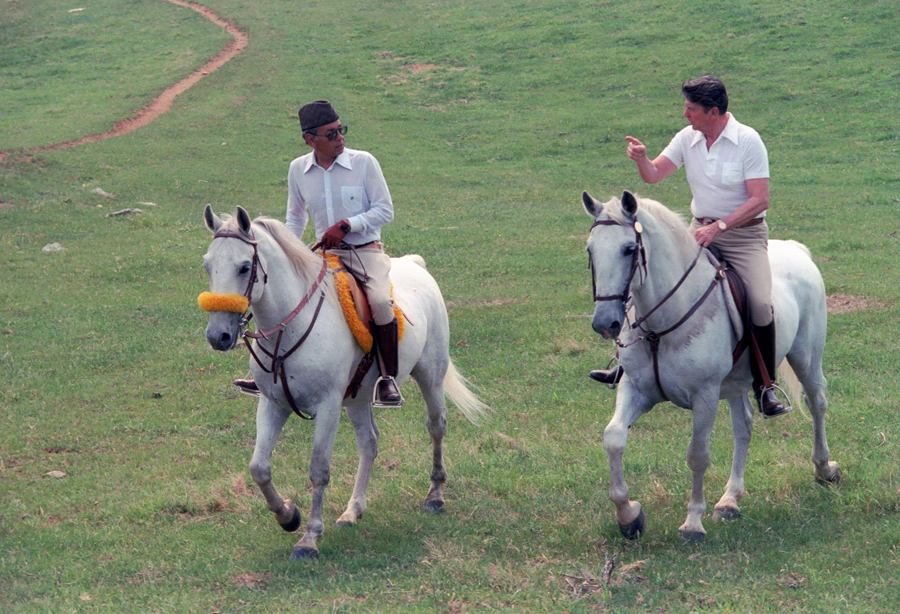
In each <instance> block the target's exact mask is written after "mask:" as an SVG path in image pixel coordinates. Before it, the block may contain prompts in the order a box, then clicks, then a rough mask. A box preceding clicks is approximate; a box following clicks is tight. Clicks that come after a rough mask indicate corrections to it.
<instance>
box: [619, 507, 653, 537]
mask: <svg viewBox="0 0 900 614" xmlns="http://www.w3.org/2000/svg"><path fill="white" fill-rule="evenodd" d="M646 528H647V518H646V516H644V510H641V513H640V514H638V517H637V518H635V519H634V520H632V521H631V522H630V523H629V524H627V525H621V524H620V525H619V531H621V532H622V537H624V538H625V539H627V540H628V541H634V540H636V539H640V537H641V535H643V534H644V530H645V529H646Z"/></svg>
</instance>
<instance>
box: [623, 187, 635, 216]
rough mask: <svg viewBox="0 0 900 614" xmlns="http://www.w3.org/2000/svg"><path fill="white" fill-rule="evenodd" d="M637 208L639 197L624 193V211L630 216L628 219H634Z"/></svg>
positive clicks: (627, 192) (626, 191)
mask: <svg viewBox="0 0 900 614" xmlns="http://www.w3.org/2000/svg"><path fill="white" fill-rule="evenodd" d="M637 208H638V202H637V197H636V196H635V195H634V194H632V193H631V192H629V191H628V190H625V191H624V192H622V211H624V212H625V213H626V214H628V217H634V214H635V213H637Z"/></svg>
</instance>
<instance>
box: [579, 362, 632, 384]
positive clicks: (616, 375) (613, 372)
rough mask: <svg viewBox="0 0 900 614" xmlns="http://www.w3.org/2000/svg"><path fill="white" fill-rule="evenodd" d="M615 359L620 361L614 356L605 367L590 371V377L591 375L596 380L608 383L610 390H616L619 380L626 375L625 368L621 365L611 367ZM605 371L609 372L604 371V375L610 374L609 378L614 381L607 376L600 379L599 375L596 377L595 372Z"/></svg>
mask: <svg viewBox="0 0 900 614" xmlns="http://www.w3.org/2000/svg"><path fill="white" fill-rule="evenodd" d="M614 361H615V362H618V360H617V359H616V357H615V356H613V357H612V358H610V359H609V362H608V363H606V368H605V369H593V370H591V371H590V372H589V373H588V377H590V378H591V379H592V380H594V381H595V382H600V383H601V384H604V385H606V387H607V388H609V389H610V390H615V389H616V386H618V385H619V382H620V381H621V380H622V376H623V375H625V369H623V368H622V366H621V365H616V367H615V368H614V369H610V368H609V366H610V365H611V364H612V363H613V362H614ZM604 371H606V372H607V373H604V375H606V376H609V378H610V379H611V380H612V381H607V379H606V378H604V379H600V378H599V377H595V375H594V374H595V373H596V374H598V375H599V374H601V373H603V372H604Z"/></svg>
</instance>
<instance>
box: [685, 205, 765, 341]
mask: <svg viewBox="0 0 900 614" xmlns="http://www.w3.org/2000/svg"><path fill="white" fill-rule="evenodd" d="M700 226H701V224H700V222H699V221H697V219H696V218H695V219H694V220H693V222H691V231H694V230H696V229H697V228H700ZM768 244H769V226H768V224H766V223H765V222H763V223H762V224H756V225H755V226H745V227H743V228H730V229H728V230H726V231H725V232H723V233H722V234H720V235H719V236H718V237H716V240H715V241H713V242H712V245H711V247H714V248H716V249H717V250H718V251H719V254H720V255H721V256H722V259H723V260H725V261H726V262H727V263H728V264H730V265H731V267H732V268H733V269H734V270H735V271H737V274H738V275H740V277H741V279H742V280H743V281H744V286H745V287H746V289H747V302H748V303H749V306H750V323H751V324H753V325H754V326H766V325H768V324H771V322H772V318H773V314H774V310H773V307H772V269H771V267H770V266H769V252H768Z"/></svg>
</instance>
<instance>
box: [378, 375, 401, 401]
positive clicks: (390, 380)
mask: <svg viewBox="0 0 900 614" xmlns="http://www.w3.org/2000/svg"><path fill="white" fill-rule="evenodd" d="M383 381H384V382H388V381H389V382H394V389H395V390H396V391H397V396H398V397H400V400H399V401H396V402H388V403H386V402H384V401H382V400H381V397H379V396H378V389H379V388H380V387H381V386H380V385H381V382H383ZM372 407H403V395H402V394H400V387H399V386H397V382H396V381H395V380H394V378H393V377H379V378H378V379H377V380H375V387H374V388H373V389H372Z"/></svg>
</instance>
